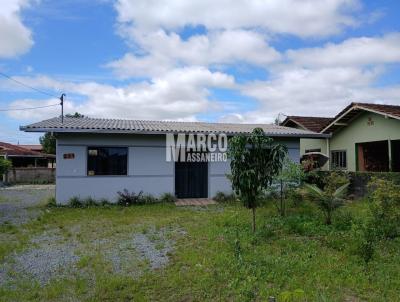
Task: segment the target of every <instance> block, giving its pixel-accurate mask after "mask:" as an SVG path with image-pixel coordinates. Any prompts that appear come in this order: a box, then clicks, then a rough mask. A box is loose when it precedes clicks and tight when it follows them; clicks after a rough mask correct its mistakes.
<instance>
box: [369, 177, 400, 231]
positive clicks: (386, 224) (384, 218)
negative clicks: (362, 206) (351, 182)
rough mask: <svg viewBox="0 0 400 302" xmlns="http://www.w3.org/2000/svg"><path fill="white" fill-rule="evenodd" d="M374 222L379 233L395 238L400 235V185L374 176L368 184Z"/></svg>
mask: <svg viewBox="0 0 400 302" xmlns="http://www.w3.org/2000/svg"><path fill="white" fill-rule="evenodd" d="M368 189H369V191H370V195H369V199H370V202H371V203H370V210H371V214H372V222H373V224H374V227H375V229H376V230H377V232H378V235H379V236H381V237H383V238H395V237H398V236H399V235H400V185H396V184H395V183H394V182H393V181H390V180H385V179H380V178H377V177H372V178H371V181H370V182H369V184H368Z"/></svg>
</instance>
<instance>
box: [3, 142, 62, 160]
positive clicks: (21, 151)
mask: <svg viewBox="0 0 400 302" xmlns="http://www.w3.org/2000/svg"><path fill="white" fill-rule="evenodd" d="M0 155H1V156H3V155H7V156H11V157H14V156H21V157H24V156H26V157H54V155H51V154H43V153H40V152H36V151H31V150H28V149H25V148H22V147H21V146H18V145H13V144H9V143H4V142H0Z"/></svg>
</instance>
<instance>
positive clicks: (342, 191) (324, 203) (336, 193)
mask: <svg viewBox="0 0 400 302" xmlns="http://www.w3.org/2000/svg"><path fill="white" fill-rule="evenodd" d="M326 180H327V182H326V184H325V186H324V189H323V190H321V189H320V188H318V187H317V186H316V185H310V184H305V186H304V187H305V189H306V190H307V191H308V194H309V197H310V199H311V200H312V201H314V202H315V203H316V205H317V206H318V207H319V208H320V209H321V210H322V211H323V213H324V214H325V223H326V224H331V223H332V215H333V213H334V211H335V210H336V209H338V208H339V207H341V206H342V205H343V203H344V197H345V195H346V193H347V188H348V186H349V182H348V180H347V178H346V177H345V176H343V175H340V174H339V173H335V172H334V173H331V174H330V175H329V176H328V177H327V179H326Z"/></svg>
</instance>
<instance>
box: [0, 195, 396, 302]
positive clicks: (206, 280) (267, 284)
mask: <svg viewBox="0 0 400 302" xmlns="http://www.w3.org/2000/svg"><path fill="white" fill-rule="evenodd" d="M365 208H366V205H365V204H364V203H363V202H357V203H354V204H352V205H348V206H346V207H345V208H343V209H342V210H341V211H340V213H338V215H336V216H335V217H334V224H333V225H332V226H325V225H324V224H323V219H322V216H321V214H320V213H319V212H318V210H316V209H315V208H313V206H311V205H303V206H301V207H299V208H297V209H295V210H293V209H292V210H291V211H290V213H289V214H288V216H287V217H286V218H281V217H279V216H277V214H276V211H275V209H274V207H273V206H266V207H261V208H259V209H258V211H257V223H258V231H257V232H256V234H252V232H251V213H250V211H249V210H246V209H244V208H242V207H241V206H240V205H237V204H233V205H216V206H210V207H208V208H177V207H175V206H174V205H171V204H158V205H146V206H133V207H127V208H121V207H117V206H115V207H114V206H112V207H108V208H107V207H105V208H102V207H92V208H86V209H73V208H49V209H46V210H45V211H44V214H43V215H42V216H40V217H39V218H37V219H35V220H34V221H32V222H30V223H28V224H24V225H22V226H18V227H16V226H13V225H9V224H3V225H1V226H0V228H1V235H0V236H1V237H0V239H1V243H2V244H1V247H0V263H1V265H2V266H0V281H2V280H3V282H2V283H0V300H2V301H3V300H4V301H16V300H18V301H21V300H52V301H64V300H68V301H74V300H78V301H82V300H83V301H85V300H86V301H99V300H101V301H131V300H132V301H266V300H267V299H268V297H269V296H275V297H277V298H278V301H284V299H285V298H288V297H292V299H289V300H286V301H364V300H367V301H398V299H399V298H398V297H399V296H400V262H399V259H400V257H399V256H400V241H399V240H398V239H395V240H391V241H387V242H385V243H381V244H380V246H379V247H378V253H377V255H376V257H375V259H374V260H373V261H372V262H371V263H370V264H369V266H368V267H366V266H365V265H364V263H363V261H362V259H361V258H360V257H358V256H357V255H355V254H354V251H353V248H352V246H353V245H352V235H351V234H352V232H351V219H352V218H351V215H350V214H353V217H354V216H357V215H362V213H363V211H364V210H365ZM353 219H354V218H353ZM139 235H140V236H139ZM132 238H134V240H136V241H135V242H134V244H135V245H131V242H132ZM146 238H147V239H146ZM146 240H147V241H146ZM149 242H151V244H152V245H149ZM146 244H147V245H146ZM135 246H136V248H135ZM137 246H139V247H140V248H143V249H147V250H146V252H145V253H144V254H146V253H147V252H149V249H150V252H151V253H153V254H151V255H150V256H151V257H153V258H154V259H153V258H151V257H150V258H149V257H143V255H141V254H140V248H139V251H138V248H137ZM68 250H70V251H71V250H73V251H74V252H73V253H72V254H71V253H69V252H68ZM111 251H114V252H111ZM35 253H36V254H35ZM44 253H45V255H44V257H43V254H44ZM29 255H36V257H37V259H36V262H35V259H33V261H34V262H33V263H32V267H34V266H35V264H37V262H40V261H44V260H46V257H47V258H51V257H58V256H59V257H60V258H62V259H61V260H63V261H64V262H62V263H63V269H65V271H64V272H59V274H58V275H57V274H56V275H53V276H57V278H50V279H48V280H44V281H43V280H41V279H40V278H39V279H37V278H34V277H32V276H29V274H28V275H27V274H26V273H23V272H22V273H21V271H18V269H16V267H17V268H18V266H15V263H18V261H20V262H21V259H22V260H24V259H25V260H24V261H26V259H28V258H26V257H28V256H29ZM18 257H19V258H18ZM24 257H25V258H24ZM118 257H120V258H118ZM42 258H44V259H42ZM28 260H29V261H32V259H28ZM47 260H49V259H47ZM61 260H60V261H61ZM157 261H161V262H157ZM44 263H46V262H44ZM24 265H25V264H24ZM68 265H70V268H68ZM44 266H46V265H44ZM48 266H49V267H51V264H49V265H48ZM5 267H8V270H6V269H5ZM32 267H28V268H27V267H25V269H26V270H28V271H29V270H30V269H32ZM43 269H46V267H44V268H43ZM42 273H43V272H38V276H40V274H42ZM45 273H49V272H48V271H46V272H45ZM1 278H2V279H1ZM296 295H297V296H298V298H297V299H296V298H293V297H295V296H296Z"/></svg>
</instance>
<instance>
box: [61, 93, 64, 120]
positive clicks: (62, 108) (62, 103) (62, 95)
mask: <svg viewBox="0 0 400 302" xmlns="http://www.w3.org/2000/svg"><path fill="white" fill-rule="evenodd" d="M64 97H65V93H63V94H61V96H60V105H61V124H63V123H64Z"/></svg>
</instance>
